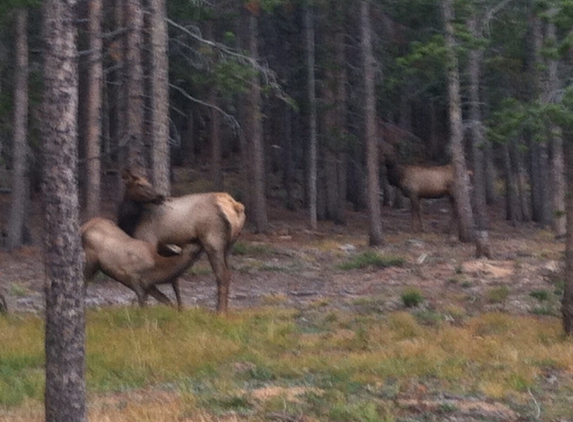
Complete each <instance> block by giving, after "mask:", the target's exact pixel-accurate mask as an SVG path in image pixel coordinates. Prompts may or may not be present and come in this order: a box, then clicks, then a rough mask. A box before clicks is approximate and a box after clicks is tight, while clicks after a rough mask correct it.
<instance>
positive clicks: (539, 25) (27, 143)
mask: <svg viewBox="0 0 573 422" xmlns="http://www.w3.org/2000/svg"><path fill="white" fill-rule="evenodd" d="M19 3H21V4H19ZM37 6H38V5H37V2H34V1H28V2H26V1H24V0H22V1H13V2H8V3H6V4H5V5H3V6H2V8H3V10H2V19H3V22H4V25H3V28H4V29H3V30H2V33H1V34H0V45H1V46H2V47H3V48H2V49H1V50H0V51H1V53H2V57H3V60H2V64H1V65H0V87H1V89H0V104H2V107H1V109H0V174H1V177H0V184H1V186H0V187H1V188H2V189H3V190H5V191H11V193H12V195H13V201H12V204H13V205H12V210H11V211H8V210H4V211H3V215H2V221H3V226H4V230H5V233H7V236H8V243H9V246H10V247H11V248H13V247H17V246H18V245H19V244H21V242H22V240H23V235H22V233H24V231H25V230H23V229H22V227H23V225H24V222H25V220H26V219H25V216H24V214H25V213H24V211H23V210H24V209H26V206H25V203H26V201H27V200H28V199H29V197H30V194H29V193H28V190H29V189H31V190H32V194H33V191H34V190H38V186H39V184H40V180H41V178H42V176H41V174H42V173H41V169H42V166H43V165H44V163H43V161H42V160H43V159H42V156H41V154H40V150H41V144H42V141H41V128H40V124H39V114H40V104H41V102H40V95H39V93H40V92H41V89H42V73H41V64H42V59H43V57H42V54H41V51H42V50H41V49H42V44H43V42H44V41H45V40H44V39H43V37H42V34H41V33H40V31H39V27H40V26H39V25H38V23H39V22H40V20H41V10H40V8H39V7H37ZM361 7H365V8H366V9H365V10H362V9H361ZM75 13H76V14H77V16H76V22H75V23H76V25H75V26H76V28H77V34H78V65H79V67H78V72H79V85H78V90H79V93H78V95H79V101H78V107H79V110H78V137H77V139H78V151H79V163H78V168H77V172H78V179H79V187H80V192H81V194H80V199H81V206H82V210H83V211H84V212H85V215H86V216H92V215H97V214H98V212H99V210H100V201H101V200H102V199H101V193H102V189H103V190H104V191H109V190H110V187H109V186H108V185H105V183H108V184H109V183H110V182H109V179H111V180H112V182H113V180H114V179H113V175H119V174H120V170H121V169H122V168H124V167H126V166H128V165H129V166H133V165H138V166H142V167H144V168H147V169H149V171H150V176H151V178H152V180H153V181H154V183H155V184H156V186H158V188H159V189H160V190H162V191H164V192H165V193H168V192H169V190H170V188H169V182H170V175H172V174H173V172H172V169H173V168H175V167H187V168H198V167H201V166H207V167H208V168H209V175H210V186H208V189H210V190H229V189H231V187H230V186H229V184H228V181H227V180H226V179H227V178H228V177H227V175H228V174H230V173H233V174H234V173H237V172H238V173H239V175H240V183H238V184H233V186H232V190H233V192H231V193H232V194H233V195H234V196H235V197H237V198H238V199H239V200H241V201H242V202H244V203H245V204H246V208H247V210H248V215H249V224H250V225H251V226H252V228H253V229H254V230H256V231H265V230H266V229H267V228H268V218H267V211H266V199H268V198H280V199H281V200H282V203H283V204H284V207H286V208H288V209H295V208H301V207H304V208H308V209H309V210H310V217H309V221H310V224H311V225H313V224H316V223H315V221H316V219H319V220H320V219H328V220H332V221H334V222H336V223H340V224H344V221H345V210H347V209H348V207H349V206H351V207H353V208H354V209H355V210H363V209H369V210H370V214H372V213H374V214H376V212H377V211H376V204H372V201H369V198H371V197H372V196H375V197H376V198H375V199H376V200H375V201H374V202H378V197H379V196H380V192H381V198H382V201H383V204H384V205H390V204H395V205H396V206H402V202H403V198H402V195H401V194H400V191H399V190H395V189H393V188H392V187H391V186H389V185H388V183H387V181H386V177H385V172H386V168H385V166H384V160H383V159H380V160H377V159H375V157H372V156H378V155H377V154H379V153H377V152H376V151H377V149H378V148H380V145H375V146H374V149H373V148H372V147H369V146H368V142H369V138H373V139H372V140H370V141H371V142H374V143H377V144H380V143H386V144H387V145H390V146H391V147H392V157H393V160H395V161H398V162H399V163H401V164H419V163H422V164H434V165H437V164H446V163H448V162H450V161H452V157H454V158H455V157H456V156H457V158H456V159H455V160H453V162H454V164H455V163H457V164H456V171H460V173H459V174H460V175H463V174H465V171H466V169H469V171H470V172H469V174H471V175H472V177H471V180H466V183H465V184H466V185H467V184H468V183H471V184H472V185H473V199H472V201H473V203H472V205H473V206H470V205H469V197H468V195H469V193H468V190H467V189H464V187H463V186H456V190H457V191H460V190H462V191H465V193H463V192H461V193H460V192H458V197H459V201H458V202H460V204H458V208H460V211H461V216H462V218H461V224H460V226H461V227H460V228H461V231H460V239H461V240H462V241H468V240H472V239H473V238H474V236H475V234H474V233H473V232H472V230H473V227H474V225H475V227H477V228H478V232H482V231H484V230H486V229H487V221H485V217H484V216H485V212H484V210H485V207H486V206H487V205H486V204H490V203H493V202H495V201H498V200H500V199H501V198H500V197H501V196H502V195H504V196H505V200H506V209H507V213H506V214H507V218H508V219H509V220H511V221H513V222H517V221H530V220H532V221H535V222H538V223H539V224H541V225H542V226H547V225H552V227H553V228H554V230H555V233H556V234H557V235H558V236H563V235H564V234H565V218H564V215H565V213H564V198H565V181H564V171H563V168H564V156H563V141H564V140H566V139H567V137H568V136H569V132H570V129H569V127H570V122H569V120H570V113H569V103H570V98H569V97H570V93H569V91H568V82H569V78H570V74H571V72H570V67H571V63H570V60H571V55H570V42H571V32H570V27H571V18H572V16H571V14H572V13H573V7H572V6H571V4H570V2H568V1H533V0H532V1H528V2H517V1H507V0H506V1H503V0H501V1H456V2H449V1H441V2H438V1H431V0H412V1H401V2H389V1H376V2H366V3H365V4H363V5H360V7H358V3H356V2H351V1H336V2H330V1H319V0H316V1H314V2H303V1H280V0H273V1H261V2H256V1H254V2H222V1H221V2H219V1H217V2H201V1H196V2H175V1H172V2H169V1H168V2H167V4H162V2H161V1H147V2H138V1H128V0H124V1H119V0H115V1H107V0H102V1H101V2H100V1H89V2H85V1H84V2H78V4H77V7H76V9H75ZM365 28H370V31H366V32H368V34H371V35H369V37H365V35H364V34H365V31H364V29H365ZM10 46H14V48H10ZM26 75H27V76H28V77H27V78H26ZM370 98H372V100H369V99H370ZM369 157H371V158H372V159H371V160H370V161H371V162H369V161H368V158H369ZM378 172H380V175H381V177H380V179H379V180H373V179H374V178H369V177H367V176H368V175H369V174H378ZM375 179H378V178H375ZM458 179H459V180H461V181H463V180H464V179H465V178H464V177H458ZM115 180H116V181H117V183H118V184H119V185H118V189H114V188H112V189H111V190H112V191H117V192H120V191H121V185H120V181H121V180H120V177H116V178H115ZM462 185H463V183H462ZM548 186H549V187H550V189H547V187H548ZM111 199H112V200H115V199H117V198H111ZM349 204H350V205H349ZM373 207H374V208H373ZM472 208H473V212H472ZM474 220H475V221H474ZM313 222H314V223H313ZM376 231H379V232H381V231H382V228H380V229H378V230H376ZM378 237H381V234H379V235H378ZM378 242H379V241H376V240H374V241H373V243H378Z"/></svg>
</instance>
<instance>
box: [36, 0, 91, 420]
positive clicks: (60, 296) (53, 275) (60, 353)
mask: <svg viewBox="0 0 573 422" xmlns="http://www.w3.org/2000/svg"><path fill="white" fill-rule="evenodd" d="M74 7H75V1H73V0H68V1H61V0H45V1H44V8H43V19H44V20H43V27H42V29H43V31H42V36H43V40H44V41H45V46H44V47H45V48H44V67H43V73H44V93H43V100H42V124H41V128H42V145H43V150H42V153H43V162H44V168H43V170H44V171H43V180H42V194H43V202H44V203H43V207H44V215H45V221H44V226H45V240H44V259H45V274H46V278H45V294H46V337H45V349H46V390H45V410H46V421H48V422H62V421H66V422H74V421H86V401H85V394H86V385H85V316H84V284H83V280H82V266H83V253H82V247H81V242H80V236H79V201H78V192H77V144H76V135H77V124H76V115H77V106H78V102H77V96H78V82H77V74H78V72H77V63H76V58H77V47H76V28H75V26H74V25H75V24H74V22H75V14H74Z"/></svg>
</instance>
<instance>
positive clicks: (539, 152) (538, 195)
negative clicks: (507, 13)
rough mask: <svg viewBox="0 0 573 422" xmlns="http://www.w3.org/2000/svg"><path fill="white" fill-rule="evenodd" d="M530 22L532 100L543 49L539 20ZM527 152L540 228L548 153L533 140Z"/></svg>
mask: <svg viewBox="0 0 573 422" xmlns="http://www.w3.org/2000/svg"><path fill="white" fill-rule="evenodd" d="M531 22H532V28H531V32H532V37H533V40H532V43H533V59H532V61H533V63H532V66H533V69H532V72H533V76H534V77H535V81H534V83H533V93H532V97H533V98H539V97H540V95H541V93H542V88H541V87H542V77H543V72H542V71H541V69H542V66H544V63H543V59H542V49H543V30H542V22H541V18H540V17H538V16H534V17H533V19H532V20H531ZM529 152H530V158H531V162H530V164H531V167H530V174H531V208H532V217H533V221H536V222H538V223H539V224H540V225H541V226H542V227H545V226H547V225H548V224H549V223H550V222H551V198H550V195H549V191H550V189H548V188H547V187H548V186H549V183H548V182H549V153H548V150H547V144H546V143H540V142H537V141H536V140H534V139H530V140H529Z"/></svg>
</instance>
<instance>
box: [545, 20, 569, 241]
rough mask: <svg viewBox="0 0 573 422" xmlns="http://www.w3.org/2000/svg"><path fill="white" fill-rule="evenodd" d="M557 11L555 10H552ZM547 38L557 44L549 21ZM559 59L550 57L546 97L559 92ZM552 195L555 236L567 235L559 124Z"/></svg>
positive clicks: (554, 141) (554, 137) (553, 151)
mask: <svg viewBox="0 0 573 422" xmlns="http://www.w3.org/2000/svg"><path fill="white" fill-rule="evenodd" d="M552 13H555V10H553V11H552ZM547 40H548V43H549V44H550V45H555V44H556V42H557V41H556V36H555V24H554V23H553V22H549V23H548V24H547ZM557 64H558V63H557V60H555V59H551V58H550V59H548V65H547V67H548V74H549V75H548V79H549V86H548V89H549V92H548V93H546V95H545V96H544V97H546V98H547V97H549V98H551V97H552V94H553V93H556V92H558V90H559V89H560V88H561V81H560V80H559V74H558V72H557ZM550 147H551V186H552V190H551V195H552V205H553V212H552V217H553V231H554V232H555V236H557V237H561V236H565V234H566V231H567V227H566V218H565V190H566V183H565V163H564V158H563V134H562V131H561V128H560V127H559V126H557V125H551V138H550Z"/></svg>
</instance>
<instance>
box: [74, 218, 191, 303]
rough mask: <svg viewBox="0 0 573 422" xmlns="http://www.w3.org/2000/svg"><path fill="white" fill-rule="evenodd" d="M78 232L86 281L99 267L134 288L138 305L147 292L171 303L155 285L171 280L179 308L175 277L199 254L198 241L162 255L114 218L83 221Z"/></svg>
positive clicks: (179, 301) (177, 287)
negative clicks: (82, 251) (84, 257)
mask: <svg viewBox="0 0 573 422" xmlns="http://www.w3.org/2000/svg"><path fill="white" fill-rule="evenodd" d="M81 235H82V246H83V249H84V253H85V256H86V262H85V267H84V277H85V279H86V281H89V280H91V279H92V278H93V277H94V276H95V275H96V274H97V273H98V272H99V271H101V272H103V273H104V274H106V275H107V276H109V277H111V278H113V279H114V280H116V281H119V282H120V283H121V284H123V285H124V286H126V287H128V288H130V289H131V290H133V291H134V292H135V294H136V295H137V300H138V302H139V305H140V306H144V305H145V300H146V298H147V296H148V295H151V296H153V297H154V298H155V299H157V300H158V301H159V302H161V303H164V304H166V305H173V304H172V302H171V300H169V298H168V297H167V296H165V294H163V293H162V292H161V291H160V290H159V289H158V288H157V287H156V286H157V285H158V284H171V286H172V287H173V291H174V292H175V297H176V299H177V306H178V308H179V309H180V310H181V309H182V301H181V293H180V289H179V281H178V277H179V276H180V275H181V274H182V273H183V272H184V271H185V270H186V269H187V268H189V267H190V266H191V265H193V263H194V262H195V261H196V260H197V259H198V258H199V254H200V249H201V248H200V247H199V246H198V245H196V244H192V243H189V244H187V245H186V246H185V247H184V248H183V249H182V250H181V253H180V254H179V255H175V256H170V257H165V256H161V255H159V253H157V251H156V249H155V246H154V245H151V244H150V243H148V242H145V241H143V240H138V239H133V238H132V237H130V236H128V235H127V233H125V232H124V231H123V230H121V229H120V228H119V227H118V226H117V225H116V224H115V223H114V222H113V221H111V220H108V219H105V218H99V217H96V218H92V219H91V220H89V221H88V222H86V223H85V224H83V225H82V227H81Z"/></svg>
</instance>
